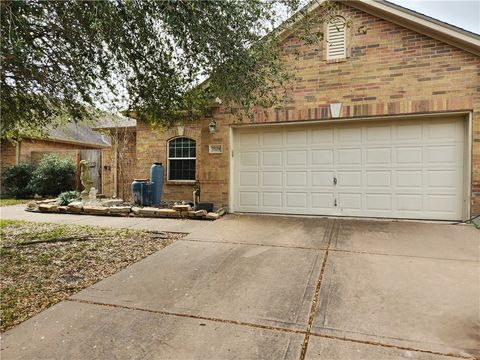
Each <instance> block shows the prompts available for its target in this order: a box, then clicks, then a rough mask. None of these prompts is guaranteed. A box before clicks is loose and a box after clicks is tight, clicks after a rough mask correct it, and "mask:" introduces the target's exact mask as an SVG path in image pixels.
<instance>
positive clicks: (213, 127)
mask: <svg viewBox="0 0 480 360" xmlns="http://www.w3.org/2000/svg"><path fill="white" fill-rule="evenodd" d="M208 129H209V130H210V134H215V132H216V131H217V122H216V121H215V120H212V121H210V124H208Z"/></svg>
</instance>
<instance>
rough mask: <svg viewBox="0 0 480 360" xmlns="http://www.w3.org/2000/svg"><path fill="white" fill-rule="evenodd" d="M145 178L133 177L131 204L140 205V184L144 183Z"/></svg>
mask: <svg viewBox="0 0 480 360" xmlns="http://www.w3.org/2000/svg"><path fill="white" fill-rule="evenodd" d="M146 182H147V180H145V179H134V180H133V182H132V187H131V188H132V202H133V205H138V206H141V205H142V184H144V183H146Z"/></svg>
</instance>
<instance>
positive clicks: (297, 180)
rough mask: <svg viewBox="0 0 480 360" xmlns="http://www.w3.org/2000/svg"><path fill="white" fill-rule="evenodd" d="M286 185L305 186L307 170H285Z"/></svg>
mask: <svg viewBox="0 0 480 360" xmlns="http://www.w3.org/2000/svg"><path fill="white" fill-rule="evenodd" d="M287 186H289V187H306V186H307V172H306V171H287Z"/></svg>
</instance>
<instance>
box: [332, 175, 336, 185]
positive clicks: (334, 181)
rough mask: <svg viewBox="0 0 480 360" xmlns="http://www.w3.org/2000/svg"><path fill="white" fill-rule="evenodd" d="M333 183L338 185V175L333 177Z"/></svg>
mask: <svg viewBox="0 0 480 360" xmlns="http://www.w3.org/2000/svg"><path fill="white" fill-rule="evenodd" d="M333 185H337V177H336V176H334V177H333Z"/></svg>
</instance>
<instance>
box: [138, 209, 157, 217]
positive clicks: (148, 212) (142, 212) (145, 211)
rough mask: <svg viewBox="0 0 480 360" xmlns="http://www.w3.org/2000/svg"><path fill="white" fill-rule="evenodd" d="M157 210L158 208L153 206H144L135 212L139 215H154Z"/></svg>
mask: <svg viewBox="0 0 480 360" xmlns="http://www.w3.org/2000/svg"><path fill="white" fill-rule="evenodd" d="M158 210H159V209H157V208H154V207H144V208H139V210H138V211H137V214H138V215H140V216H146V217H155V216H156V214H157V211H158Z"/></svg>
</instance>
